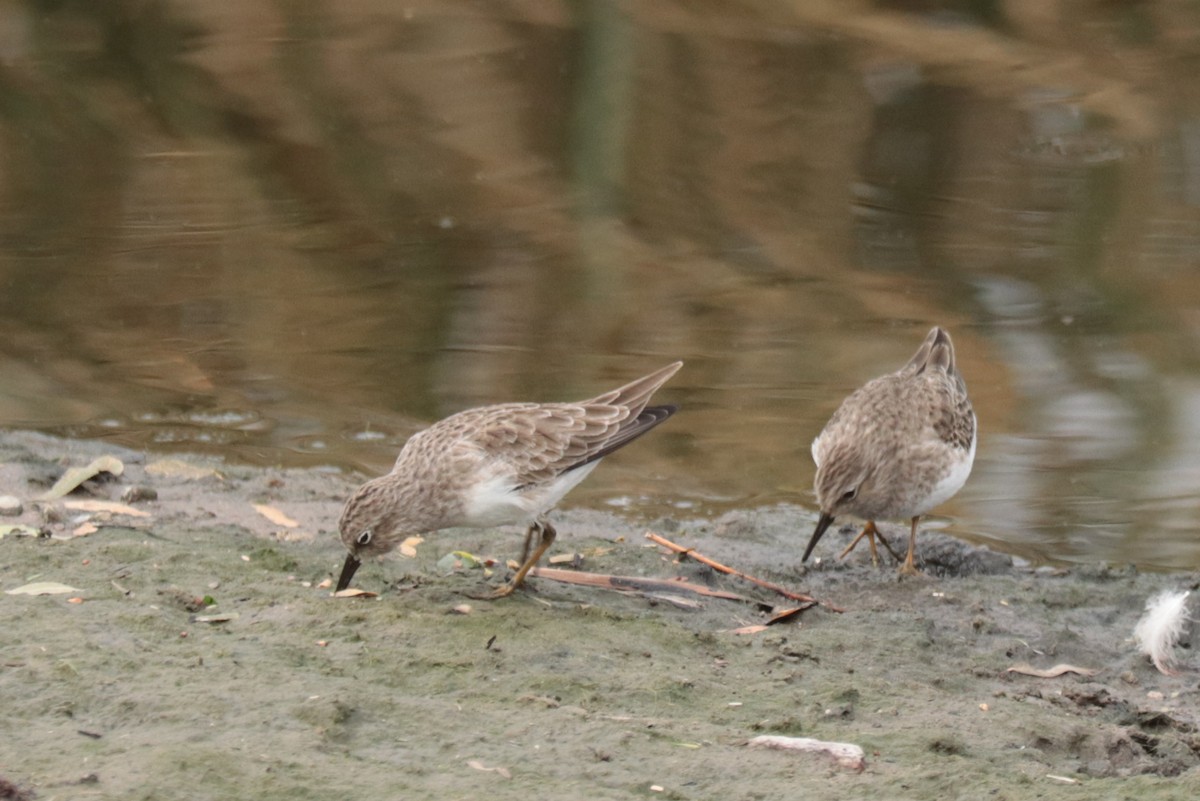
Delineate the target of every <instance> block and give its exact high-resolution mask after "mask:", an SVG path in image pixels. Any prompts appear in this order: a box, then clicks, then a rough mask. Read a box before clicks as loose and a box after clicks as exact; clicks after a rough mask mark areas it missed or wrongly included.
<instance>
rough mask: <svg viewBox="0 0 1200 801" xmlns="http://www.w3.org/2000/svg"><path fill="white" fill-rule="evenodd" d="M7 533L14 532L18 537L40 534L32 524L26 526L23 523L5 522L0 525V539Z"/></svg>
mask: <svg viewBox="0 0 1200 801" xmlns="http://www.w3.org/2000/svg"><path fill="white" fill-rule="evenodd" d="M9 534H15V535H16V536H18V537H36V536H38V535H39V534H41V532H40V531H38V530H37V529H36V528H34V527H33V526H27V525H25V524H24V523H17V524H15V525H14V524H5V525H3V526H0V540H2V539H4V538H5V537H6V536H7V535H9Z"/></svg>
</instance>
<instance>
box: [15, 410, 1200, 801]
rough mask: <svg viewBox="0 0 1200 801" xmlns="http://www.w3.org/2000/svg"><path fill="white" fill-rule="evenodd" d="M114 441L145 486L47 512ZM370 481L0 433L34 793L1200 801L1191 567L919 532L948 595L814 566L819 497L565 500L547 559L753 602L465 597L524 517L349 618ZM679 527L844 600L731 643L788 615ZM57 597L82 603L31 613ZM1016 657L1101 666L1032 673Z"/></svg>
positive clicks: (742, 563)
mask: <svg viewBox="0 0 1200 801" xmlns="http://www.w3.org/2000/svg"><path fill="white" fill-rule="evenodd" d="M101 454H112V455H115V456H117V457H118V458H120V459H121V460H122V462H123V463H124V468H125V469H124V472H123V474H122V475H121V476H119V477H117V478H115V479H114V478H112V477H109V479H110V480H107V481H105V480H102V479H103V478H104V477H103V476H101V477H100V478H101V480H96V481H93V482H90V483H89V484H88V485H85V487H84V488H83V489H81V490H79V491H77V492H76V493H73V494H72V495H70V496H68V497H67V498H66V499H60V500H57V501H49V502H46V503H44V504H36V503H34V502H33V501H32V500H31V499H32V498H33V497H34V496H36V495H38V494H39V493H41V492H44V491H45V490H46V489H47V488H48V487H49V486H50V485H51V484H52V483H53V482H54V481H55V480H56V479H57V478H58V477H59V476H60V475H61V474H62V472H63V471H64V469H65V468H66V467H69V466H79V465H82V464H86V463H88V462H89V461H90V460H92V459H94V458H95V457H96V456H99V455H101ZM360 479H361V477H358V476H352V475H346V474H343V473H340V472H338V471H333V470H321V469H308V470H272V469H260V468H249V467H242V466H237V465H230V464H225V463H222V462H220V461H217V460H213V459H210V458H201V457H186V456H185V457H164V456H159V455H146V454H141V453H135V452H130V451H123V450H120V449H116V448H111V447H108V446H106V445H104V444H103V443H95V442H78V441H67V440H58V439H53V438H49V437H44V436H40V435H34V434H27V433H20V432H10V433H5V434H3V435H0V495H13V496H16V497H18V498H19V499H21V500H22V502H23V503H22V506H23V511H22V512H21V514H20V515H19V516H14V517H2V518H0V526H13V525H18V524H23V525H26V526H28V529H20V530H17V529H7V533H6V534H5V536H4V537H3V538H0V590H3V591H4V593H5V594H0V609H2V610H3V613H2V619H3V621H4V624H3V627H4V636H3V640H2V643H0V654H2V656H0V701H2V709H3V714H2V715H0V777H2V778H3V780H4V781H6V782H8V783H10V784H11V786H12V787H13V788H14V791H19V792H23V793H31V794H36V798H38V799H68V798H69V799H88V798H121V799H160V798H190V799H210V798H211V799H228V798H250V797H253V798H256V799H260V800H265V799H276V798H278V799H305V798H313V799H316V798H321V799H327V798H408V799H417V798H437V799H457V798H478V797H480V796H484V795H486V796H487V797H488V798H489V799H493V801H501V800H502V799H510V798H511V799H527V798H591V799H607V798H669V799H713V798H719V799H746V800H747V801H750V800H751V799H775V798H804V797H815V798H866V797H877V798H888V799H906V798H912V799H918V798H920V799H927V798H976V799H978V798H988V799H1025V798H1030V799H1033V798H1059V797H1062V798H1081V797H1089V798H1125V797H1128V798H1139V799H1168V798H1170V799H1173V798H1191V797H1195V795H1196V793H1197V791H1198V790H1200V769H1198V767H1197V766H1198V765H1200V733H1198V732H1197V724H1198V722H1200V680H1198V675H1200V674H1198V673H1197V670H1196V669H1197V667H1200V665H1198V661H1200V660H1197V659H1196V658H1195V657H1194V655H1193V652H1192V651H1191V650H1190V649H1189V648H1187V647H1184V648H1182V649H1181V650H1180V662H1181V666H1182V667H1183V670H1182V672H1181V673H1180V674H1179V675H1178V676H1164V675H1162V674H1160V673H1159V672H1158V671H1156V670H1155V669H1154V667H1153V666H1152V665H1151V664H1150V663H1149V661H1148V660H1147V659H1146V658H1145V657H1143V656H1140V655H1139V654H1137V653H1136V652H1135V650H1134V647H1133V644H1132V642H1131V640H1130V636H1131V632H1132V630H1133V626H1134V624H1135V622H1136V621H1137V619H1138V617H1139V616H1140V614H1141V612H1142V609H1143V606H1144V603H1145V600H1146V598H1147V597H1149V596H1150V595H1152V594H1154V593H1155V592H1157V591H1159V590H1160V589H1162V588H1166V587H1184V588H1186V587H1188V586H1192V585H1194V584H1195V581H1196V577H1195V576H1194V575H1190V574H1143V573H1138V572H1137V571H1135V570H1133V569H1130V568H1126V567H1122V566H1104V565H1096V566H1087V567H1076V568H1072V569H1060V568H1053V567H1045V566H1043V567H1035V566H1030V565H1027V564H1022V563H1014V562H1013V560H1012V559H1010V558H1009V557H1007V556H1005V555H1002V554H998V553H995V552H991V551H986V550H981V549H978V548H974V547H971V546H967V545H964V544H962V543H960V542H958V541H956V540H954V539H952V538H950V537H947V536H943V535H941V534H938V533H933V532H924V533H923V534H922V536H921V539H920V541H919V551H918V553H919V555H920V556H921V557H922V559H923V562H924V565H923V567H924V570H925V571H926V574H927V576H926V577H925V578H918V579H908V578H905V579H901V578H899V577H898V576H897V575H896V573H895V570H894V569H893V567H892V566H891V565H886V566H883V567H880V568H875V567H872V566H871V565H870V562H869V557H868V554H867V553H866V549H865V548H860V549H859V551H857V552H855V553H854V554H852V555H851V556H850V557H848V558H847V559H846V560H844V561H838V560H837V559H836V558H834V557H836V554H837V553H838V551H839V550H840V547H841V546H842V545H843V544H844V543H846V542H848V541H849V539H850V538H851V537H852V536H853V531H852V530H851V529H849V528H842V529H841V530H838V531H831V532H830V533H829V534H828V535H826V537H825V539H824V540H822V542H821V545H820V547H819V548H818V555H820V556H822V557H824V558H823V559H822V560H821V561H820V562H819V563H818V564H816V565H814V566H812V567H810V568H808V569H806V568H802V567H801V566H800V564H799V554H800V552H801V550H802V548H803V545H804V544H805V543H806V542H807V538H808V534H809V533H810V532H811V530H812V525H813V522H814V516H813V514H812V512H811V510H807V509H803V508H800V507H795V506H778V507H770V508H763V509H756V510H742V511H736V512H730V513H727V514H725V515H723V516H721V517H719V518H716V519H711V520H684V519H659V520H636V519H630V518H628V517H624V516H621V515H616V514H612V513H608V512H602V511H595V510H570V509H569V510H566V511H562V512H558V513H556V514H555V520H556V524H557V527H558V530H559V533H560V536H559V540H558V542H556V543H555V546H554V548H553V549H552V551H551V555H567V554H579V555H580V557H579V559H578V560H577V561H578V567H579V569H582V570H586V571H590V572H595V573H605V574H619V575H635V576H646V577H658V578H670V577H675V576H684V577H687V578H688V579H689V580H690V581H692V582H694V583H697V584H704V585H708V586H711V587H716V588H722V589H727V590H730V591H732V592H735V593H738V594H740V595H742V596H745V597H746V598H748V599H750V600H748V601H731V600H722V599H714V598H706V597H697V596H684V595H682V594H681V595H679V596H675V595H673V594H667V595H663V594H661V593H659V594H655V595H643V594H629V593H618V592H612V591H606V590H600V589H594V588H588V587H580V586H574V585H569V584H562V583H558V582H552V581H548V580H545V579H534V580H533V581H532V582H531V584H532V587H531V589H530V590H529V591H526V592H520V593H517V594H515V595H514V596H512V597H510V598H507V599H503V600H499V601H495V602H488V601H480V600H476V599H474V598H472V597H471V595H473V594H476V593H479V592H481V591H483V590H485V589H486V588H487V585H488V583H491V584H495V583H498V582H499V581H500V580H502V578H503V572H504V570H503V568H502V567H500V566H497V568H496V570H495V571H494V573H493V575H491V576H490V577H487V576H485V575H484V570H483V569H481V568H471V567H460V568H458V569H456V570H449V571H447V570H445V569H443V568H444V567H445V565H446V564H447V561H453V560H445V559H444V557H446V555H447V554H449V553H451V552H454V551H465V552H468V553H471V554H475V555H477V556H480V557H492V558H495V559H497V560H504V559H506V558H513V557H515V556H516V555H517V551H519V549H520V542H521V532H520V531H518V530H515V529H503V530H497V531H473V530H456V531H449V532H443V533H440V534H436V535H433V536H430V537H428V538H427V539H426V541H425V542H423V543H421V544H420V545H418V546H417V548H416V556H415V557H412V558H405V557H402V556H400V555H399V554H395V555H393V556H391V557H389V558H387V559H385V560H383V561H382V562H369V563H366V564H364V565H363V567H362V569H361V570H360V571H359V573H358V575H357V576H356V579H355V584H356V585H357V586H358V587H360V588H362V589H365V590H371V591H375V592H378V593H379V594H378V597H373V598H369V597H360V598H333V597H331V596H330V589H329V588H328V587H327V586H326V587H322V586H320V585H322V583H324V582H326V581H327V580H328V579H329V578H331V577H332V576H335V575H336V571H337V570H338V569H339V568H340V565H341V561H342V559H343V556H344V552H343V550H342V549H341V546H340V545H339V543H338V541H337V538H336V536H335V534H334V532H333V528H334V526H335V524H336V519H337V515H338V512H339V510H340V506H341V503H342V501H343V499H344V498H345V497H346V496H347V494H348V493H349V492H350V490H351V489H352V488H353V487H354V486H355V485H356V483H357V482H358V481H359V480H360ZM130 486H139V487H143V488H149V489H153V490H154V492H153V493H149V494H150V495H153V494H156V495H157V498H156V499H152V500H147V499H145V494H143V497H142V499H137V498H136V497H135V499H134V500H133V501H131V502H130V504H129V505H130V506H132V507H134V508H135V509H137V510H139V511H141V512H143V513H145V515H146V516H142V517H131V516H128V515H124V514H115V513H111V512H96V511H91V512H89V511H85V510H80V509H78V508H70V507H69V506H67V505H66V504H65V502H64V500H66V501H69V500H77V499H102V500H104V499H106V500H110V501H118V500H119V499H120V497H121V495H122V493H123V492H124V491H125V490H126V489H127V488H128V487H130ZM255 504H258V505H259V506H260V507H261V508H260V509H256V508H255V506H254V505H255ZM276 513H281V516H280V514H276ZM85 518H86V519H85ZM281 521H282V522H281ZM87 523H91V524H92V525H95V526H96V530H95V531H93V532H91V533H86V534H84V535H81V536H73V532H77V531H87V529H86V528H84V529H80V526H83V525H85V524H87ZM0 530H3V529H0ZM29 530H35V531H38V532H40V535H38V536H33V535H30V533H29ZM651 530H652V531H656V532H658V533H660V534H662V535H663V536H665V537H668V538H670V539H671V540H672V541H674V542H677V543H680V544H682V545H686V546H689V547H693V548H695V549H697V550H698V551H700V552H701V553H703V554H705V555H707V556H710V557H712V558H713V559H716V560H718V561H720V562H723V563H725V564H727V565H732V566H736V567H737V568H739V569H741V570H744V571H746V572H748V573H751V574H753V575H756V576H759V577H762V578H764V579H768V580H770V581H773V582H776V583H779V584H782V585H784V586H787V587H789V588H792V589H795V590H797V591H803V592H807V593H810V594H812V595H814V596H816V597H818V598H820V599H821V600H823V601H825V602H827V603H828V604H830V605H833V606H837V607H840V608H841V609H843V610H844V611H841V612H837V611H833V610H831V609H830V608H828V607H824V606H818V607H815V608H813V609H809V610H807V611H805V612H803V613H802V614H801V615H799V616H798V617H796V618H795V619H794V620H793V621H792V622H788V623H782V624H779V625H775V626H771V627H768V628H766V629H765V630H761V631H757V632H756V633H749V634H744V633H743V634H739V633H734V632H735V631H736V630H737V629H739V628H743V627H747V626H754V625H756V624H760V623H762V622H763V621H764V620H765V619H766V618H767V617H768V616H769V614H770V612H769V611H768V609H769V608H772V609H776V610H777V609H779V608H782V607H784V606H787V605H789V602H788V601H786V600H785V599H783V598H781V597H779V596H778V595H775V594H773V593H771V592H769V591H767V590H764V589H762V588H759V587H756V586H754V585H752V584H749V583H747V582H745V581H742V580H739V579H736V578H733V577H729V576H725V575H721V574H718V573H716V572H714V571H713V570H711V569H710V568H707V567H704V566H702V565H700V564H698V563H697V562H695V561H692V560H689V559H686V558H684V559H681V558H680V557H678V556H677V555H675V554H670V553H666V552H664V550H663V549H662V548H660V547H658V546H655V545H654V544H652V543H649V542H647V541H646V539H645V537H644V534H645V532H646V531H651ZM885 531H888V532H892V531H894V532H897V533H898V534H900V535H901V536H900V537H896V538H894V539H895V540H896V542H897V543H898V544H899V543H902V542H903V539H902V535H903V530H902V529H901V528H899V527H892V528H890V529H885ZM439 562H440V564H441V567H439ZM557 566H558V567H569V565H562V564H559V565H557ZM32 582H59V583H62V584H66V585H68V586H70V587H72V588H74V590H72V591H71V592H67V593H62V594H55V595H34V596H30V595H10V594H7V592H8V591H10V590H13V589H17V588H19V587H21V586H25V585H27V584H29V583H32ZM1194 635H1195V632H1194V627H1193V631H1192V632H1190V633H1189V635H1188V638H1187V640H1186V641H1185V643H1184V645H1185V646H1187V645H1189V644H1190V642H1191V640H1192V639H1194ZM1022 663H1024V664H1026V665H1028V666H1030V667H1032V668H1035V669H1046V668H1051V667H1054V666H1055V665H1060V664H1068V665H1072V666H1076V667H1080V668H1086V669H1089V670H1094V671H1097V672H1096V673H1095V674H1094V675H1080V674H1076V673H1066V674H1064V675H1061V676H1058V677H1054V678H1038V677H1034V676H1028V675H1023V674H1021V673H1016V672H1011V671H1009V668H1012V667H1014V666H1018V665H1021V664H1022ZM762 734H776V735H787V736H795V737H812V738H817V739H820V740H826V741H836V742H844V743H854V744H857V745H859V746H861V747H862V748H863V749H864V751H865V754H866V766H865V769H863V770H862V771H853V770H847V769H845V768H842V767H839V766H837V765H836V764H835V763H833V762H832V761H831V760H829V759H827V758H825V757H822V756H820V755H814V754H804V753H793V752H787V751H774V750H762V749H757V748H752V747H750V746H749V745H748V741H749V740H750V739H752V738H753V737H755V736H758V735H762Z"/></svg>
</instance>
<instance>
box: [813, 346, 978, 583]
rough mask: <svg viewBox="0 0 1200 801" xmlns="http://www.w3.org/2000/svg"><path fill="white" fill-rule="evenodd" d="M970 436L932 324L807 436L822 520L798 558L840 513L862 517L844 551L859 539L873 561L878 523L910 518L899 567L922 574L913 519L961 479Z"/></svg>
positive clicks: (965, 401) (949, 349)
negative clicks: (896, 363)
mask: <svg viewBox="0 0 1200 801" xmlns="http://www.w3.org/2000/svg"><path fill="white" fill-rule="evenodd" d="M975 441H976V426H975V411H974V410H973V409H972V408H971V400H970V399H969V398H968V397H967V385H966V383H964V382H963V379H962V376H961V375H959V373H958V370H957V368H956V367H955V364H954V344H953V343H952V342H951V341H950V335H949V334H948V333H946V331H945V329H943V328H938V327H935V328H934V329H933V330H932V331H930V332H929V335H928V336H926V337H925V341H924V342H922V343H921V347H920V348H918V349H917V352H916V355H914V356H913V357H912V359H910V360H909V362H908V364H906V365H904V367H902V368H901V369H899V370H897V371H896V372H894V373H891V374H889V375H885V376H880V377H879V378H876V379H874V380H872V381H868V382H867V383H866V384H864V385H863V386H862V387H860V388H859V389H857V390H856V391H855V392H854V393H853V394H851V395H850V396H849V397H848V398H846V399H845V400H844V401H842V405H841V406H839V407H838V410H837V411H836V412H834V413H833V417H831V418H830V419H829V422H828V423H826V425H825V428H824V430H823V431H821V433H820V435H818V436H817V438H816V439H814V440H813V444H812V455H813V461H814V462H816V463H817V476H816V480H815V481H814V482H813V486H814V488H815V489H816V493H817V504H818V505H819V506H820V509H821V517H820V519H819V520H818V521H817V527H816V529H815V530H814V531H813V535H812V539H810V540H809V541H808V547H807V548H806V549H805V550H804V557H803V558H802V559H801V561H802V562H803V561H806V560H807V559H808V557H809V555H810V554H811V553H812V550H813V548H814V547H815V546H816V544H817V540H819V539H821V535H822V534H824V533H825V530H826V529H827V528H829V525H830V523H832V522H833V519H834V518H835V517H837V516H838V515H842V514H847V515H853V516H855V517H858V518H861V519H863V520H866V521H867V523H866V526H864V527H863V530H862V532H861V533H860V534H859V535H858V536H857V537H855V538H854V541H853V542H851V543H850V545H849V546H847V547H846V549H845V550H844V551H842V554H841V555H842V556H843V557H844V556H845V555H846V554H848V553H849V552H850V551H851V550H853V549H854V546H855V545H857V544H858V542H859V540H861V539H862V538H863V537H866V538H867V541H868V542H869V544H870V546H871V559H872V561H873V562H876V563H878V559H879V555H878V552H877V551H876V548H875V538H876V536H878V535H879V531H878V529H876V527H875V521H876V520H880V519H887V518H898V517H904V518H912V528H911V530H910V532H909V536H908V556H907V557H905V559H904V563H903V564H902V565H901V566H900V572H901V573H903V574H908V575H913V574H917V573H919V571H918V570H917V569H916V567H915V565H914V564H913V551H914V550H915V548H916V543H917V520H919V519H920V517H921V515H923V514H925V513H926V512H928V511H929V510H930V509H932V508H934V507H935V506H937V505H939V504H941V503H944V502H945V501H946V500H948V499H949V498H950V497H951V496H952V495H954V493H956V492H958V490H959V489H960V488H961V487H962V485H963V484H964V483H966V480H967V476H969V475H970V474H971V464H972V463H973V462H974V461H975ZM880 540H881V541H882V542H883V544H884V547H886V548H888V550H889V551H891V546H889V545H888V544H887V541H886V540H884V539H883V538H882V537H880ZM893 556H895V554H894V553H893ZM897 559H899V557H897Z"/></svg>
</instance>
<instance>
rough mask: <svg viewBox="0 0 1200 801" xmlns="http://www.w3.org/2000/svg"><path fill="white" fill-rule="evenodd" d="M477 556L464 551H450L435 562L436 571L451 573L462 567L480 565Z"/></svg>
mask: <svg viewBox="0 0 1200 801" xmlns="http://www.w3.org/2000/svg"><path fill="white" fill-rule="evenodd" d="M481 566H482V565H481V564H480V561H479V557H478V556H476V555H475V554H473V553H467V552H466V551H451V552H450V553H448V554H446V555H445V556H443V557H442V558H441V559H439V560H438V562H437V569H438V572H441V573H453V572H454V571H455V570H461V569H462V568H464V567H466V568H472V567H481Z"/></svg>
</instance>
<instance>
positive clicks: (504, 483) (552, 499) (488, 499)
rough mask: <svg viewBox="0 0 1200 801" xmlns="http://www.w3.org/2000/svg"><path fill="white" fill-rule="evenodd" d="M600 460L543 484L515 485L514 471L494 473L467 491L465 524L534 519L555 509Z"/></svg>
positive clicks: (503, 523) (527, 521)
mask: <svg viewBox="0 0 1200 801" xmlns="http://www.w3.org/2000/svg"><path fill="white" fill-rule="evenodd" d="M600 461H601V460H599V459H597V460H596V461H594V462H592V463H590V464H586V465H584V466H583V467H579V468H576V469H575V470H571V471H568V472H566V473H563V474H562V475H560V476H558V477H557V478H555V479H553V480H551V481H548V482H546V483H544V484H533V485H530V486H527V487H524V488H523V489H517V488H516V486H515V484H514V481H513V477H512V476H511V475H507V474H501V475H496V476H493V477H492V478H490V479H488V480H486V481H483V482H481V483H479V484H476V485H475V486H474V487H472V488H471V489H470V490H469V491H468V492H467V497H466V500H465V503H464V504H463V507H464V519H463V525H466V526H476V527H479V528H487V527H490V526H504V525H513V524H516V525H523V524H525V523H529V522H532V521H533V520H534V519H536V518H537V517H539V516H541V515H543V514H545V513H546V512H548V511H550V510H551V509H553V508H554V507H555V506H556V505H557V504H558V502H559V501H560V500H562V499H563V496H565V495H566V494H567V493H568V492H570V491H571V490H572V489H574V488H575V485H576V484H578V483H579V482H580V481H583V480H584V479H585V478H587V477H588V474H589V473H591V472H592V471H593V470H595V469H596V465H598V464H600Z"/></svg>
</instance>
